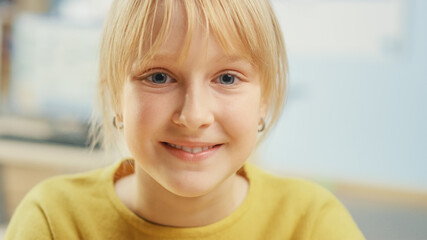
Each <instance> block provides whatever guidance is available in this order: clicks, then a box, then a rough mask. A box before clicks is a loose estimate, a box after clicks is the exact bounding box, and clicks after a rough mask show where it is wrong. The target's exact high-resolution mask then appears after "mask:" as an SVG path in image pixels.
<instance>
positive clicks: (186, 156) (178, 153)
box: [160, 141, 223, 162]
mask: <svg viewBox="0 0 427 240" xmlns="http://www.w3.org/2000/svg"><path fill="white" fill-rule="evenodd" d="M167 143H170V144H174V145H180V146H184V147H190V148H196V147H207V146H213V147H212V148H210V149H207V150H205V151H201V152H198V153H189V152H186V151H183V150H181V149H177V148H174V147H171V146H169V145H168V144H167ZM160 145H162V146H163V147H164V148H165V149H166V150H167V151H168V152H169V153H170V154H171V155H173V156H174V157H176V158H178V159H180V160H182V161H185V162H200V161H203V160H206V159H208V158H210V157H212V156H213V155H214V154H215V153H216V151H218V150H219V149H220V148H221V147H222V146H223V144H215V143H203V142H175V141H174V142H160Z"/></svg>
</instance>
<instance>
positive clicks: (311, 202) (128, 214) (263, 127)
mask: <svg viewBox="0 0 427 240" xmlns="http://www.w3.org/2000/svg"><path fill="white" fill-rule="evenodd" d="M105 26H106V27H105V31H104V35H103V42H102V46H101V59H100V82H99V91H100V95H101V99H102V101H101V103H102V109H103V117H104V124H103V127H102V129H103V131H102V132H103V137H104V143H106V145H111V143H112V142H114V141H115V140H118V141H123V143H125V144H126V147H127V148H128V149H129V151H130V153H131V155H132V158H131V159H125V160H122V161H120V162H118V163H117V164H115V165H113V166H110V167H107V168H104V169H99V170H96V171H93V172H90V173H84V174H79V175H73V176H65V177H59V178H55V179H52V180H48V181H45V182H43V183H42V184H39V185H38V186H37V187H36V188H34V189H33V190H32V191H31V192H30V193H29V194H28V195H27V196H26V198H25V199H24V200H23V201H22V203H21V205H20V207H19V208H18V209H17V210H16V212H15V215H14V216H13V218H12V220H11V222H10V226H9V229H8V231H7V236H6V239H245V240H247V239H328V240H333V239H364V238H363V236H362V234H361V233H360V231H359V230H358V228H357V226H356V224H355V223H354V222H353V220H352V218H351V216H350V215H349V214H348V212H347V211H346V209H345V208H344V207H343V206H342V205H341V204H340V203H339V201H338V200H337V199H336V198H335V197H333V196H332V195H331V194H330V193H329V192H328V191H326V190H324V189H322V188H321V187H319V186H317V185H315V184H313V183H309V182H306V181H303V180H295V179H281V178H277V177H274V176H271V175H269V174H267V173H265V172H263V171H262V170H260V169H258V168H257V167H255V166H253V165H251V164H248V163H245V162H246V160H247V159H248V157H249V155H250V154H251V153H252V152H253V151H254V148H255V147H256V144H257V141H259V140H260V139H261V137H262V134H265V133H266V132H267V130H269V129H270V127H271V126H272V125H273V124H274V123H275V122H276V120H277V118H278V116H279V114H280V111H281V108H282V105H283V103H284V97H285V89H286V71H287V65H286V63H287V62H286V52H285V47H284V43H283V39H282V33H281V31H280V29H279V25H278V22H277V20H276V18H275V15H274V12H273V10H272V7H271V5H270V3H269V1H268V0H212V1H208V0H191V1H190V0H189V1H178V0H157V1H156V0H116V1H115V2H114V4H113V6H112V9H111V12H110V15H109V17H108V19H107V22H106V25H105ZM113 116H114V117H113ZM112 117H113V124H112V123H111V118H112ZM116 135H117V136H116ZM120 136H123V138H121V137H120ZM119 144H120V143H119Z"/></svg>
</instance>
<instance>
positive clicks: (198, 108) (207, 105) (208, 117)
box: [172, 84, 214, 130]
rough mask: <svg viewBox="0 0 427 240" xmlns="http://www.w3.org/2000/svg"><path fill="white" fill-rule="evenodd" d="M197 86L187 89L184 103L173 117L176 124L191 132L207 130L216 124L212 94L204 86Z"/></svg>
mask: <svg viewBox="0 0 427 240" xmlns="http://www.w3.org/2000/svg"><path fill="white" fill-rule="evenodd" d="M195 85H196V84H193V85H192V86H188V87H187V88H186V89H185V91H184V96H183V102H182V104H181V105H180V107H179V109H178V110H177V111H176V112H175V113H174V116H173V117H172V121H173V122H174V123H175V124H177V125H179V126H183V127H186V128H188V129H190V130H198V129H201V128H206V127H208V126H210V125H211V124H212V123H213V122H214V114H213V113H212V111H211V106H212V104H213V103H212V102H211V100H210V94H209V93H208V92H207V91H205V90H204V89H203V87H202V86H195Z"/></svg>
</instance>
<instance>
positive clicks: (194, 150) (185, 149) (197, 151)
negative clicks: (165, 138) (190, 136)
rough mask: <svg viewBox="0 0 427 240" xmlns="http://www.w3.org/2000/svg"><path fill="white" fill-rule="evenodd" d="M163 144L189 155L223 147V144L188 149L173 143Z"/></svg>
mask: <svg viewBox="0 0 427 240" xmlns="http://www.w3.org/2000/svg"><path fill="white" fill-rule="evenodd" d="M162 144H164V145H167V146H169V147H172V148H175V149H179V150H182V151H184V152H188V153H193V154H196V153H199V152H204V151H207V150H209V149H212V148H214V147H218V146H221V145H222V144H216V145H211V146H203V147H202V146H200V147H187V146H181V145H177V144H173V143H168V142H162Z"/></svg>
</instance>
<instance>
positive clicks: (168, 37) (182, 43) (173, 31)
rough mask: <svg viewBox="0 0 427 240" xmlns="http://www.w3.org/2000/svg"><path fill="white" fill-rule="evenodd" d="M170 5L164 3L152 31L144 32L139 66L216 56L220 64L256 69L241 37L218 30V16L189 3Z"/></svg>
mask: <svg viewBox="0 0 427 240" xmlns="http://www.w3.org/2000/svg"><path fill="white" fill-rule="evenodd" d="M166 2H167V1H161V2H160V3H159V5H158V7H156V9H155V10H154V12H153V14H152V15H151V18H152V20H151V21H152V27H151V31H150V32H143V35H144V36H143V38H142V39H144V40H145V41H144V44H142V45H143V47H142V48H140V51H139V54H138V57H137V62H139V63H142V62H151V61H152V60H158V59H175V60H176V61H178V62H181V61H183V60H184V59H186V58H188V57H190V55H191V53H194V52H197V54H200V55H205V56H208V55H209V54H211V53H216V55H218V56H217V58H219V59H218V60H228V61H238V60H239V61H241V60H246V61H248V62H250V63H251V64H252V65H256V64H254V61H253V60H254V58H253V56H252V55H253V54H251V52H250V51H249V50H248V48H247V47H246V46H244V44H243V41H242V39H241V38H240V36H239V35H238V34H236V33H235V32H234V33H233V32H231V31H230V27H227V26H224V27H223V28H221V29H219V28H218V26H217V25H218V22H215V18H216V17H218V16H215V17H214V16H208V15H209V14H208V13H206V12H203V11H201V10H200V9H198V8H197V7H200V6H197V4H189V3H188V2H187V1H171V2H169V5H168V4H166ZM190 2H192V1H190ZM194 2H196V1H194ZM184 3H185V4H184ZM211 14H212V13H211ZM228 24H232V23H228ZM147 40H149V41H147ZM211 55H212V54H211Z"/></svg>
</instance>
